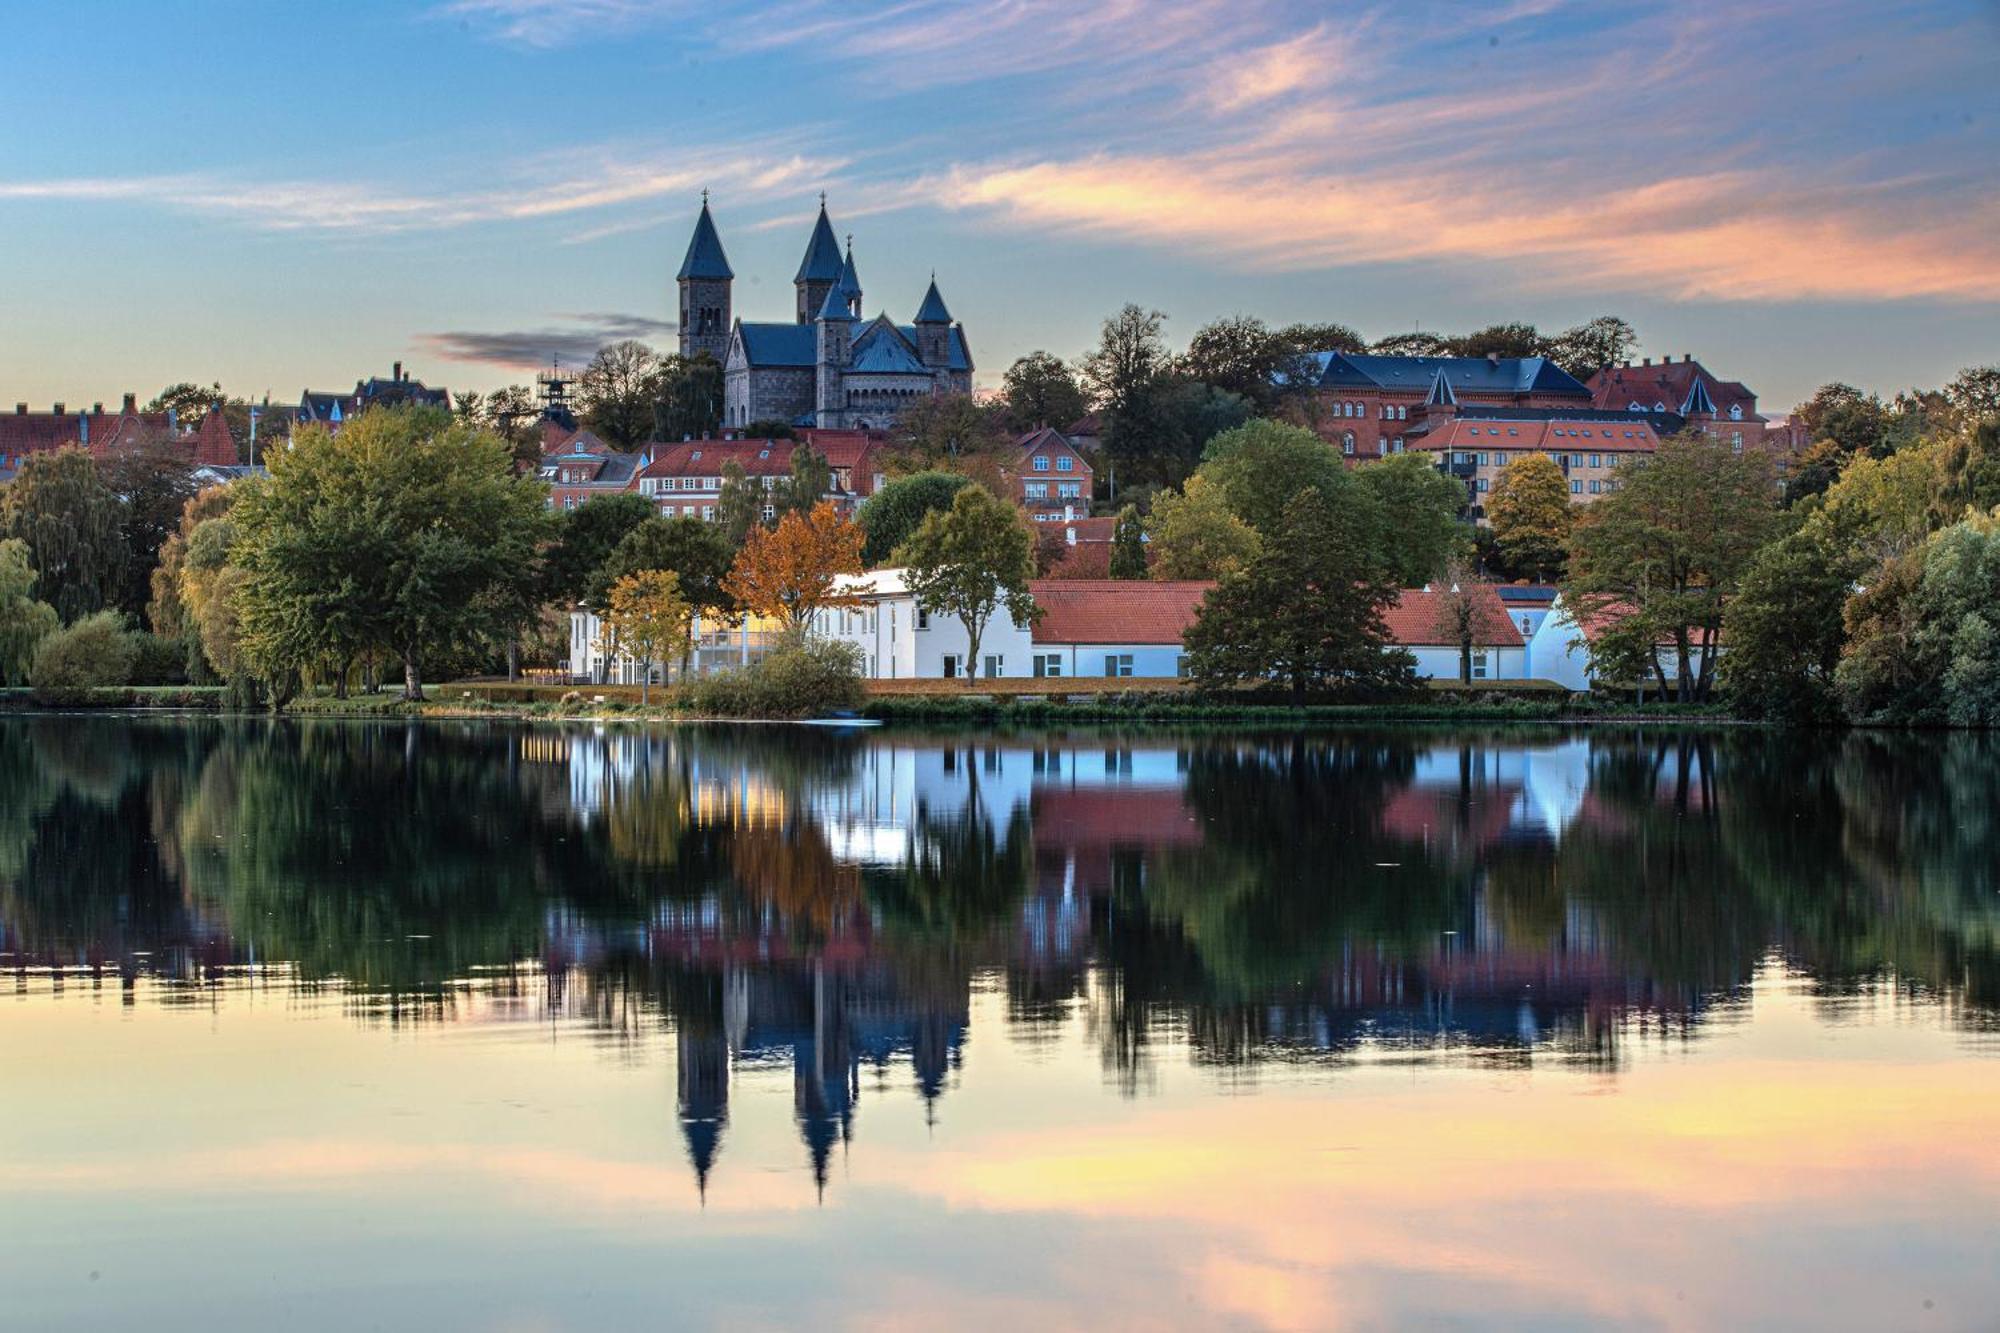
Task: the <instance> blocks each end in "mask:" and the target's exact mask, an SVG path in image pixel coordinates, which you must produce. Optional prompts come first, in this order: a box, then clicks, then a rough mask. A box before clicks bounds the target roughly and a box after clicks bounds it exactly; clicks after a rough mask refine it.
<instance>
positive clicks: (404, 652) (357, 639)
mask: <svg viewBox="0 0 2000 1333" xmlns="http://www.w3.org/2000/svg"><path fill="white" fill-rule="evenodd" d="M270 467H271V472H270V476H269V477H268V478H267V479H264V480H263V481H261V482H259V483H257V484H255V485H252V486H249V487H248V488H247V489H246V490H245V491H244V492H243V494H242V496H241V498H240V499H239V500H238V501H237V504H236V506H235V508H234V509H233V510H232V512H231V520H232V522H233V524H234V526H235V529H236V532H235V543H234V546H233V549H232V552H231V557H230V558H231V561H232V563H234V564H236V565H237V566H239V567H240V568H241V569H243V570H244V571H245V573H246V574H247V575H248V577H247V578H246V579H245V580H244V582H243V585H242V589H241V597H240V603H239V614H240V616H241V622H242V640H241V645H242V650H243V653H244V656H245V658H246V660H247V661H249V662H250V663H252V664H253V665H254V666H256V667H257V668H258V669H259V670H260V671H261V672H262V673H263V674H264V675H265V676H266V677H267V678H271V679H277V678H281V677H283V676H286V675H289V674H292V673H303V672H307V671H309V670H313V669H315V668H317V669H320V670H327V671H330V673H331V678H333V679H335V680H340V681H344V680H345V678H346V670H347V666H348V664H349V663H350V662H351V661H352V659H353V658H354V656H355V655H356V654H358V653H360V652H363V651H371V650H381V651H384V652H387V653H390V654H393V655H394V656H395V657H397V658H400V659H401V660H402V663H403V693H404V697H405V698H407V699H421V698H422V697H423V684H422V682H423V676H422V664H423V661H424V658H425V657H426V656H427V655H433V654H438V653H443V652H448V651H452V650H457V649H464V648H469V647H473V646H476V645H477V644H479V643H480V642H481V641H482V640H485V639H488V638H489V637H490V636H492V635H494V634H495V633H496V632H499V631H501V630H502V629H503V628H504V627H502V626H500V625H497V624H496V623H495V620H496V615H497V614H498V613H499V609H500V605H501V603H500V601H499V600H496V599H495V597H494V596H493V594H494V592H495V590H496V585H500V584H502V583H505V582H507V581H510V580H519V579H523V578H525V577H528V576H529V574H530V572H531V570H532V567H533V560H534V556H535V553H536V549H537V546H538V544H539V541H540V538H541V536H542V535H543V532H544V527H543V523H544V513H545V499H546V492H545V491H544V489H543V488H542V487H541V485H540V484H539V483H537V482H534V481H531V480H526V479H522V478H518V477H517V476H516V475H515V473H514V469H513V463H512V457H511V454H510V452H509V450H508V448H507V444H506V442H505V441H503V440H501V439H500V438H499V437H497V436H494V435H490V434H487V433H486V432H484V431H481V430H478V429H475V428H473V427H470V426H467V425H466V424H465V423H464V422H461V421H455V420H453V419H452V417H451V416H450V414H449V413H446V412H444V411H442V410H441V409H436V408H416V407H398V408H388V409H378V410H376V411H373V412H368V413H364V414H363V415H361V416H359V417H356V418H355V419H354V420H352V421H350V422H348V423H347V424H346V426H345V427H344V428H343V429H342V430H341V431H340V433H339V434H337V435H334V434H330V433H328V432H327V431H325V430H321V429H306V430H302V431H299V432H296V433H295V434H294V435H293V438H292V447H291V448H289V449H286V450H283V451H280V452H278V453H274V454H273V455H272V457H271V464H270Z"/></svg>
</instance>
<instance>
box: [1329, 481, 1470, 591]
mask: <svg viewBox="0 0 2000 1333" xmlns="http://www.w3.org/2000/svg"><path fill="white" fill-rule="evenodd" d="M1353 475H1354V478H1355V479H1356V480H1357V481H1359V482H1360V483H1361V485H1362V487H1363V488H1364V489H1366V490H1368V491H1369V492H1371V493H1372V494H1373V495H1374V496H1375V500H1376V507H1377V510H1378V512H1379V513H1380V515H1381V524H1382V528H1381V531H1382V532H1383V534H1384V535H1385V537H1391V539H1390V540H1388V541H1386V542H1385V547H1386V552H1385V554H1386V559H1387V561H1388V565H1389V577H1390V578H1392V579H1394V580H1395V581H1396V582H1397V583H1399V584H1401V585H1402V586H1403V587H1405V588H1416V587H1421V586H1422V585H1423V584H1426V583H1429V582H1430V581H1431V580H1432V579H1434V578H1437V577H1438V576H1439V575H1440V574H1441V573H1442V572H1443V571H1444V569H1445V567H1446V566H1447V565H1449V564H1450V563H1452V562H1453V561H1455V560H1458V559H1461V558H1462V557H1463V556H1464V555H1465V553H1466V551H1467V550H1468V549H1470V547H1471V545H1472V532H1471V529H1470V528H1469V527H1468V526H1467V525H1466V524H1465V523H1464V522H1462V521H1460V519H1459V516H1458V515H1459V511H1460V510H1462V509H1464V508H1465V487H1464V486H1463V485H1462V484H1461V483H1459V482H1457V481H1454V480H1453V479H1452V478H1450V477H1448V476H1446V475H1445V474H1444V473H1442V472H1440V471H1438V470H1437V468H1436V466H1434V465H1433V464H1432V462H1431V460H1430V456H1429V455H1427V454H1391V455H1390V456H1389V457H1387V458H1384V459H1382V460H1381V461H1379V462H1375V463H1367V464H1364V465H1363V466H1361V467H1358V468H1356V469H1354V473H1353Z"/></svg>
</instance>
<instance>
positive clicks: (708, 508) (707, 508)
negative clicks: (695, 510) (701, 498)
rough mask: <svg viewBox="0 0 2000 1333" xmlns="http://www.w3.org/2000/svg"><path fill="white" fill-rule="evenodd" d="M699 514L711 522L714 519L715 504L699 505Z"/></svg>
mask: <svg viewBox="0 0 2000 1333" xmlns="http://www.w3.org/2000/svg"><path fill="white" fill-rule="evenodd" d="M701 516H702V518H703V519H704V520H705V521H707V522H710V523H713V522H714V521H715V506H714V505H703V506H702V507H701Z"/></svg>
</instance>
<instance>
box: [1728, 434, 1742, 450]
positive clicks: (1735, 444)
mask: <svg viewBox="0 0 2000 1333" xmlns="http://www.w3.org/2000/svg"><path fill="white" fill-rule="evenodd" d="M1729 449H1730V452H1731V453H1738V454H1740V453H1742V452H1743V432H1742V431H1740V430H1732V431H1730V432H1729Z"/></svg>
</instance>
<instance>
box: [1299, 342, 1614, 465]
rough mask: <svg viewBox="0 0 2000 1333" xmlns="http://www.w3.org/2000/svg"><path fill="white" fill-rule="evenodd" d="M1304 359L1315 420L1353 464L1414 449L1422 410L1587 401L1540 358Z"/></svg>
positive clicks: (1578, 384) (1347, 355)
mask: <svg viewBox="0 0 2000 1333" xmlns="http://www.w3.org/2000/svg"><path fill="white" fill-rule="evenodd" d="M1307 362H1308V365H1307V370H1306V373H1307V374H1308V375H1310V376H1311V381H1312V383H1311V388H1312V401H1313V408H1314V410H1313V417H1314V424H1315V426H1316V427H1317V429H1318V431H1319V433H1320V436H1321V437H1322V438H1323V439H1325V440H1326V441H1327V442H1328V443H1329V444H1332V445H1334V446H1335V447H1337V448H1338V449H1339V450H1340V451H1341V453H1342V454H1343V455H1344V456H1346V457H1347V458H1349V459H1350V460H1352V461H1355V462H1363V461H1366V460H1368V459H1371V458H1381V457H1383V456H1384V455H1386V454H1396V453H1402V452H1404V450H1406V449H1410V448H1415V447H1416V441H1415V434H1416V432H1415V431H1414V430H1413V429H1412V428H1411V423H1412V422H1414V421H1417V420H1420V419H1421V418H1422V415H1423V413H1424V411H1425V409H1426V408H1431V407H1450V408H1456V407H1459V406H1461V405H1463V406H1466V407H1494V408H1501V407H1512V408H1536V409H1554V410H1560V409H1563V408H1588V407H1589V406H1591V394H1590V390H1589V388H1587V387H1586V386H1585V385H1584V384H1583V382H1582V381H1580V380H1578V379H1577V378H1576V377H1575V376H1573V375H1571V374H1570V373H1569V372H1568V371H1566V370H1564V369H1563V368H1562V367H1561V366H1559V365H1557V364H1556V363H1555V362H1553V361H1551V360H1550V359H1549V358H1547V357H1545V356H1373V355H1368V354H1364V353H1359V352H1317V353H1314V354H1313V355H1312V356H1310V357H1309V358H1307Z"/></svg>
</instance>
